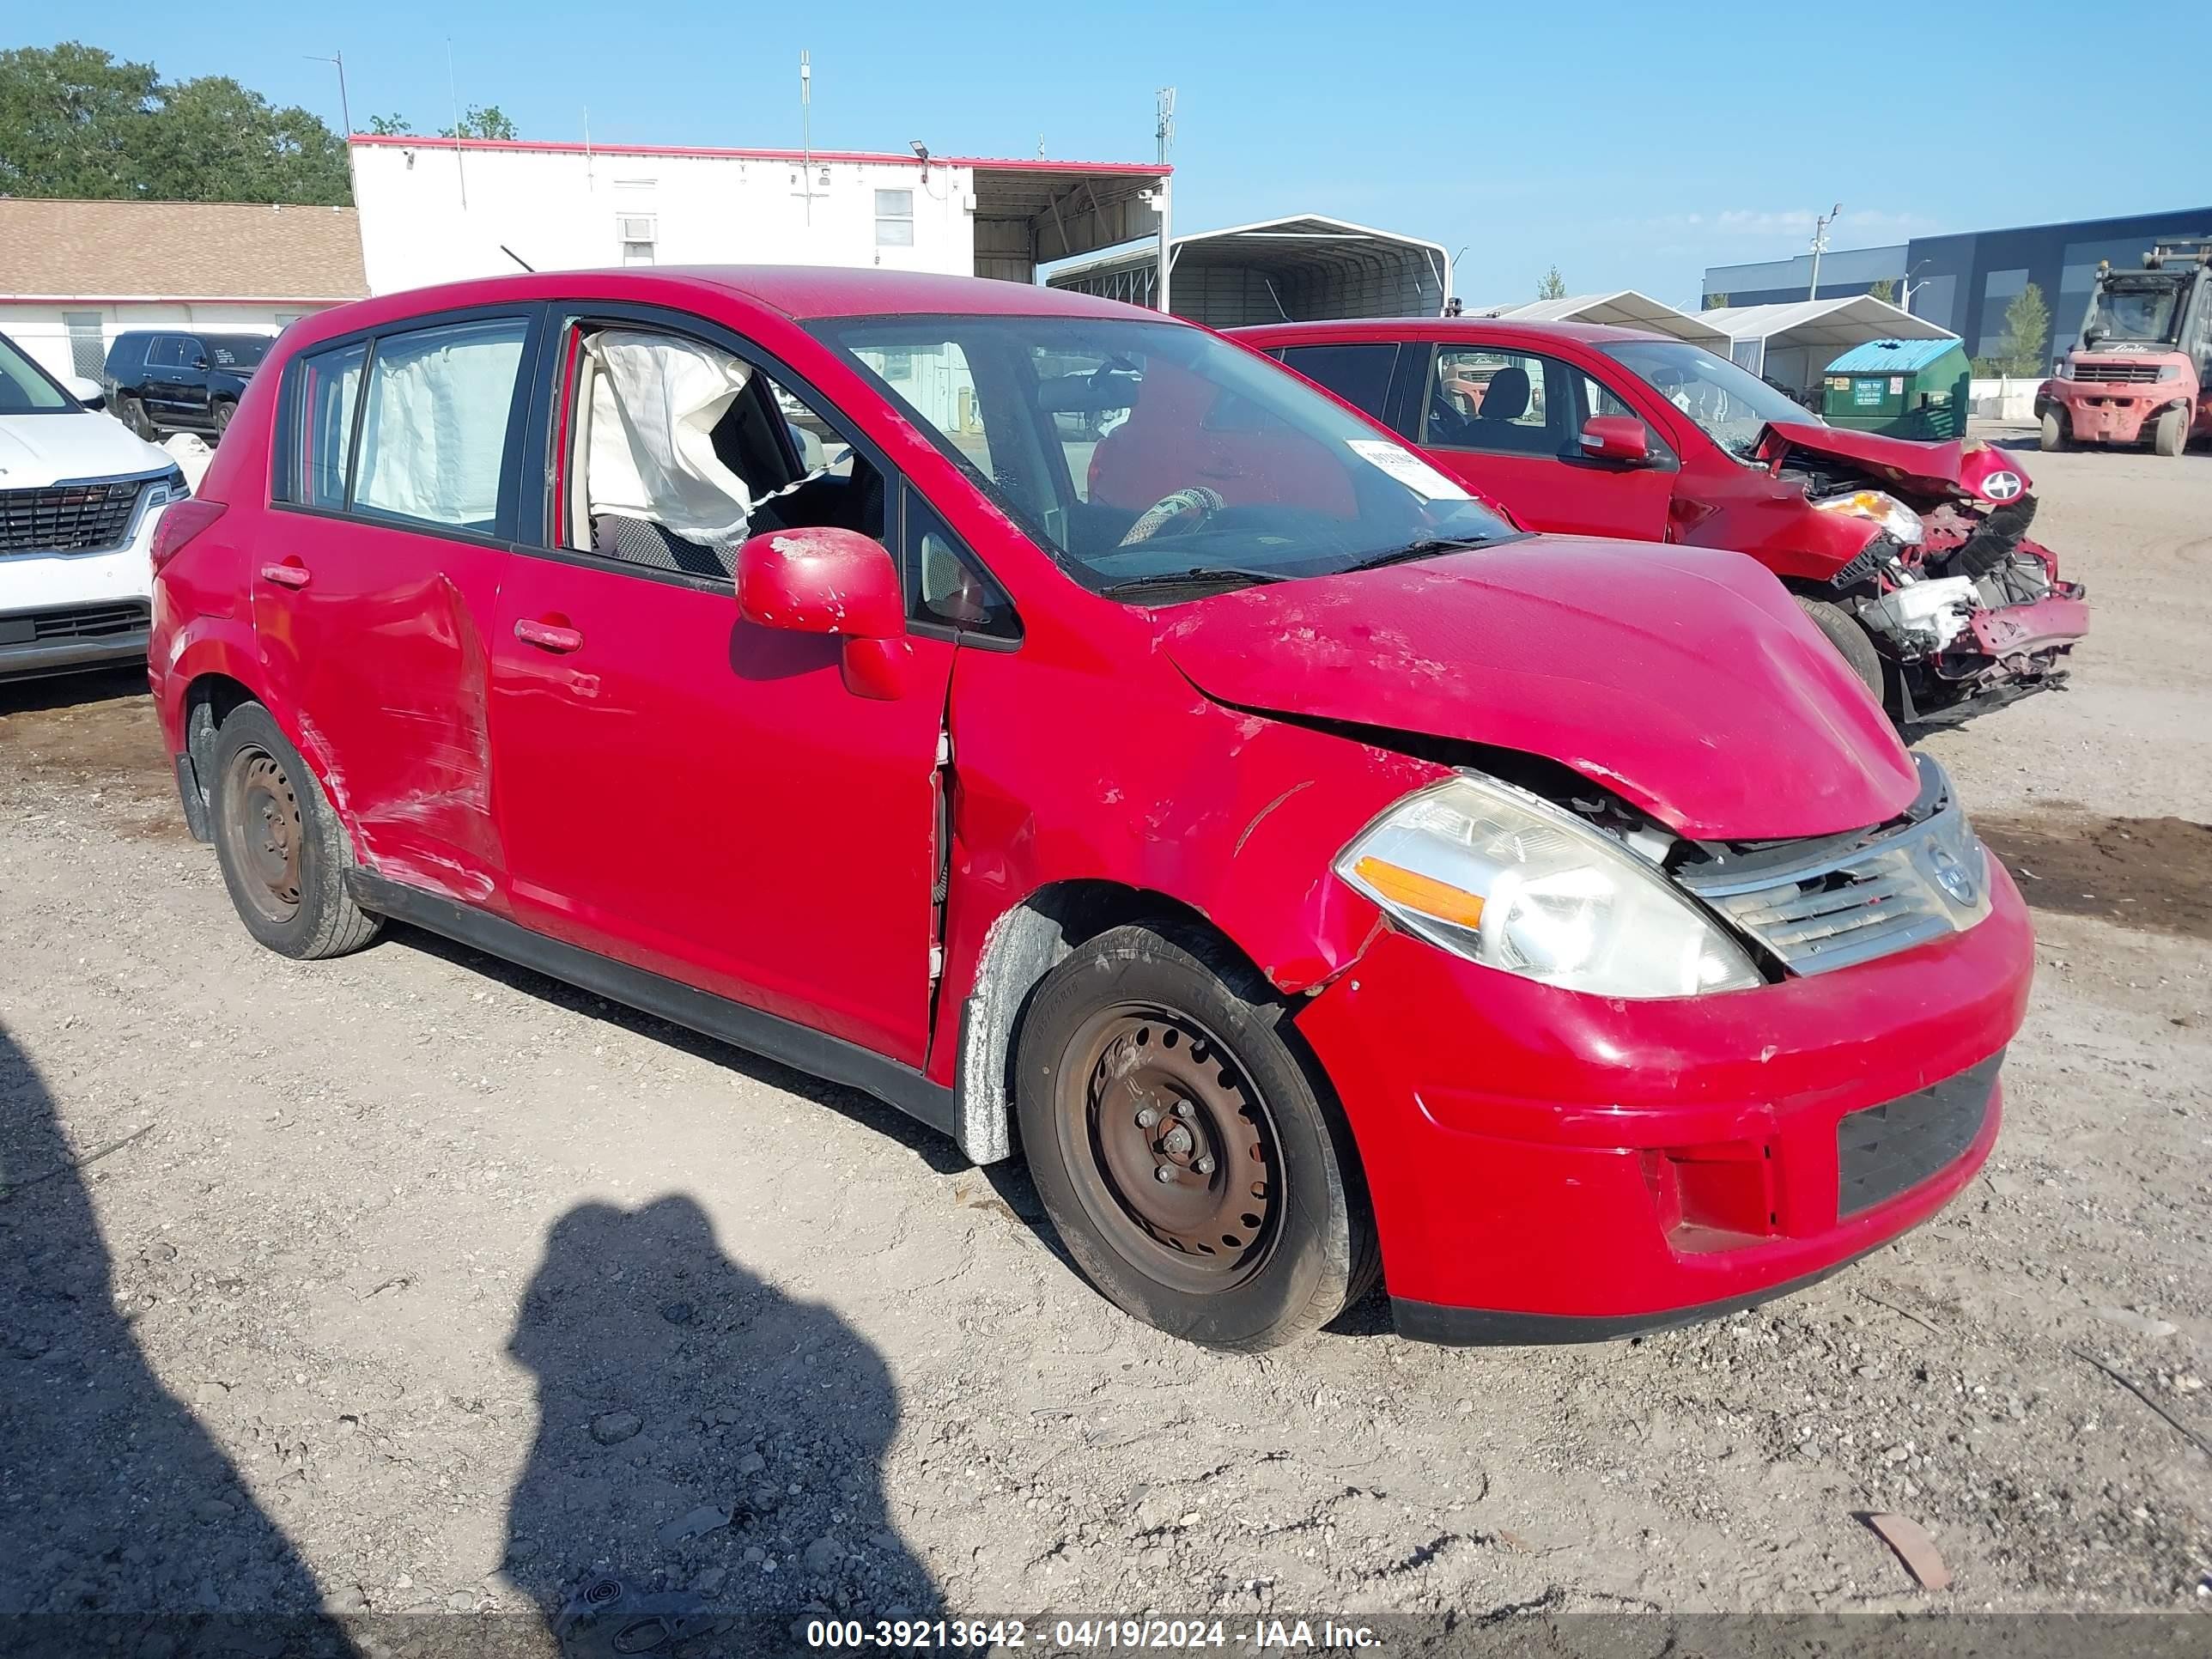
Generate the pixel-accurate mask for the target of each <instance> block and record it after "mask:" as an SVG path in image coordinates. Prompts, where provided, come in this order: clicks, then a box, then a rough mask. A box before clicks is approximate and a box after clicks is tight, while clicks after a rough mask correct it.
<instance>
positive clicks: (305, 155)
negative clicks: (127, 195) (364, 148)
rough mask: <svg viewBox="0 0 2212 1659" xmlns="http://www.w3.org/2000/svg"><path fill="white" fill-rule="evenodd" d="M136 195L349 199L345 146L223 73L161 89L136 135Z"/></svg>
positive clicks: (317, 124)
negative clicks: (149, 116)
mask: <svg viewBox="0 0 2212 1659" xmlns="http://www.w3.org/2000/svg"><path fill="white" fill-rule="evenodd" d="M137 182H138V190H137V192H136V193H137V194H139V195H142V196H145V197H150V198H152V199H154V200H156V201H164V202H307V203H314V204H343V203H345V202H349V201H350V200H352V199H353V197H352V191H351V190H350V188H349V185H348V181H347V177H346V153H345V144H344V143H343V140H341V139H340V138H339V137H338V136H337V134H336V133H334V132H332V131H331V130H330V129H329V128H328V127H326V126H325V125H323V123H322V122H321V121H320V120H319V119H318V118H316V117H315V116H313V115H311V114H309V113H308V112H307V111H306V110H304V109H301V108H299V107H297V106H289V107H287V108H283V109H276V108H272V107H271V106H270V103H269V100H267V99H265V98H264V97H263V96H262V95H261V94H259V93H258V92H252V91H249V90H248V89H247V88H244V87H242V86H240V85H239V83H238V82H235V81H234V80H232V79H231V78H230V77H229V76H227V75H206V76H200V77H198V78H197V79H196V80H191V81H185V82H179V83H178V84H176V85H174V86H171V87H168V88H164V90H163V93H162V100H161V110H160V112H158V113H156V114H155V117H154V118H153V120H152V121H151V122H150V123H149V125H148V126H147V128H146V130H145V131H144V133H143V137H142V143H141V146H140V153H139V157H138V179H137Z"/></svg>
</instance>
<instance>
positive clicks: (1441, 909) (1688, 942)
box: [1336, 773, 1766, 998]
mask: <svg viewBox="0 0 2212 1659" xmlns="http://www.w3.org/2000/svg"><path fill="white" fill-rule="evenodd" d="M1336 872H1337V874H1338V875H1340V876H1341V877H1342V878H1344V879H1345V881H1346V882H1347V883H1348V884H1350V885H1351V886H1352V887H1353V888H1355V889H1356V890H1358V891H1359V892H1361V893H1363V894H1364V895H1365V896H1367V897H1369V898H1370V899H1372V900H1373V901H1374V902H1376V903H1377V904H1379V905H1381V906H1382V907H1383V910H1384V911H1385V912H1387V913H1388V914H1389V916H1390V917H1391V918H1392V920H1394V921H1396V922H1398V923H1399V925H1400V926H1401V927H1404V928H1405V929H1406V931H1407V932H1408V933H1414V934H1418V935H1419V937H1420V938H1422V939H1426V940H1428V941H1429V943H1431V945H1439V946H1441V947H1442V948H1443V949H1444V950H1447V951H1451V952H1453V953H1454V954H1455V955H1456V956H1461V957H1466V958H1467V959H1468V961H1469V962H1478V963H1481V964H1482V965H1483V966H1485V967H1486V968H1498V969H1504V971H1505V972H1507V973H1509V974H1518V975H1521V976H1522V978H1523V979H1533V980H1536V981H1540V982H1541V983H1543V984H1546V985H1556V986H1559V987H1562V988H1563V989H1565V990H1570V991H1587V992H1589V993H1590V994H1592V995H1595V996H1608V997H1638V998H1646V997H1686V996H1694V995H1696V994H1698V993H1699V992H1701V991H1735V990H1741V989H1745V988H1747V987H1751V986H1754V985H1763V984H1765V982H1766V981H1765V979H1764V978H1763V977H1762V976H1761V975H1760V974H1759V969H1757V968H1756V967H1754V966H1753V963H1752V960H1751V958H1750V957H1748V956H1747V955H1746V954H1745V952H1744V951H1743V949H1742V948H1741V946H1740V945H1737V944H1736V942H1735V940H1734V939H1731V938H1729V935H1728V934H1726V933H1723V931H1722V930H1721V929H1720V928H1719V927H1717V926H1716V925H1715V924H1714V922H1713V921H1712V920H1711V917H1709V916H1708V915H1706V913H1705V911H1704V910H1702V909H1700V908H1699V907H1698V906H1697V904H1696V903H1695V902H1692V900H1691V899H1689V898H1688V897H1687V896H1685V895H1684V894H1683V893H1682V892H1681V891H1680V890H1679V889H1678V888H1676V887H1675V886H1674V885H1673V884H1671V883H1670V882H1668V880H1667V878H1665V877H1664V876H1662V875H1661V874H1660V873H1659V872H1657V871H1656V870H1655V869H1654V868H1653V867H1652V866H1650V864H1649V863H1647V862H1646V861H1645V860H1643V859H1640V858H1638V856H1637V855H1636V854H1633V853H1632V852H1630V851H1629V850H1628V849H1627V848H1625V847H1623V846H1622V845H1621V844H1620V842H1616V841H1614V840H1613V839H1612V838H1611V837H1610V836H1606V835H1605V834H1603V833H1602V832H1601V831H1599V830H1597V829H1592V828H1591V827H1590V826H1589V824H1587V823H1583V821H1582V820H1581V819H1580V818H1578V817H1575V816H1574V815H1573V814H1572V813H1571V812H1568V811H1565V810H1563V809H1562V808H1559V807H1557V806H1554V805H1552V804H1551V803H1550V802H1549V801H1547V800H1545V799H1541V797H1539V796H1536V795H1532V794H1530V793H1528V792H1527V791H1526V790H1522V789H1516V788H1514V787H1512V786H1511V785H1510V784H1504V783H1500V782H1498V781H1496V780H1495V779H1492V778H1485V777H1479V776H1475V775H1470V774H1467V773H1462V774H1461V775H1458V776H1456V777H1453V778H1449V779H1447V780H1446V781H1443V783H1439V784H1436V785H1434V786H1432V787H1430V788H1427V789H1424V790H1422V791H1421V792H1420V793H1418V794H1414V795H1409V796H1407V798H1406V799H1404V800H1402V801H1401V802H1399V803H1398V805H1395V806H1394V807H1392V808H1391V809H1390V810H1389V811H1388V812H1386V813H1384V814H1383V816H1382V817H1380V818H1378V819H1377V820H1376V822H1375V823H1372V824H1370V826H1369V827H1368V828H1367V829H1364V830H1363V831H1361V832H1360V834H1359V835H1358V836H1357V837H1356V838H1355V839H1354V840H1353V841H1352V844H1351V845H1350V846H1349V847H1347V848H1345V849H1344V851H1343V852H1342V853H1340V854H1338V855H1337V860H1336Z"/></svg>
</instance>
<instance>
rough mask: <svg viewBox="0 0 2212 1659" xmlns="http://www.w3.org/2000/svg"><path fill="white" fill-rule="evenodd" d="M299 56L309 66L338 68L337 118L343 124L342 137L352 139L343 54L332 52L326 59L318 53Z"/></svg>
mask: <svg viewBox="0 0 2212 1659" xmlns="http://www.w3.org/2000/svg"><path fill="white" fill-rule="evenodd" d="M301 57H303V58H306V59H307V61H308V62H309V63H311V64H337V66H338V117H339V118H340V119H341V120H343V122H344V123H345V134H344V136H345V137H348V138H350V137H353V106H352V105H351V104H350V103H349V102H348V101H347V100H346V83H345V54H344V53H343V52H332V53H331V55H330V56H329V57H328V58H325V57H324V56H322V55H321V54H320V53H319V52H302V53H301Z"/></svg>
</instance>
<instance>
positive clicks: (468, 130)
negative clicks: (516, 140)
mask: <svg viewBox="0 0 2212 1659" xmlns="http://www.w3.org/2000/svg"><path fill="white" fill-rule="evenodd" d="M441 136H442V137H447V138H451V137H454V136H455V135H454V131H453V128H451V127H447V128H445V129H444V130H443V133H442V135H441ZM459 136H460V137H463V138H512V137H514V123H513V122H512V121H510V120H508V119H507V112H506V111H504V110H502V109H501V108H500V106H498V105H497V104H489V105H487V104H471V105H470V106H469V112H468V113H467V114H465V115H464V116H463V117H461V125H460V132H459Z"/></svg>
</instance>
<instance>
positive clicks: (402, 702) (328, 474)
mask: <svg viewBox="0 0 2212 1659" xmlns="http://www.w3.org/2000/svg"><path fill="white" fill-rule="evenodd" d="M533 320H534V319H533V318H532V316H530V315H527V314H526V315H504V316H477V317H475V318H472V319H469V320H465V321H455V322H453V323H449V324H443V325H435V326H430V327H416V328H412V329H410V330H409V331H402V332H394V333H389V334H386V335H383V336H381V337H379V338H377V339H376V340H375V341H374V342H373V343H372V342H370V341H368V340H354V341H349V342H345V343H337V344H333V345H331V346H329V347H326V348H325V349H322V350H320V351H318V352H314V353H312V354H309V355H307V356H303V357H301V359H299V360H298V362H296V363H295V365H294V366H293V367H292V368H291V369H290V370H289V376H288V384H287V386H286V388H285V394H284V395H285V399H286V404H285V408H286V418H285V420H284V422H283V428H282V429H283V432H284V434H285V437H284V439H283V443H282V445H281V453H280V456H279V465H278V467H277V469H276V472H277V477H278V491H277V493H278V495H279V499H278V501H276V503H275V507H276V510H274V511H272V512H270V513H266V514H264V515H263V517H262V519H261V520H260V525H261V527H260V528H259V529H258V531H257V532H256V540H255V544H254V545H253V547H252V550H251V559H252V563H251V566H250V573H249V574H250V575H251V578H252V594H253V619H254V626H255V630H256V632H257V634H258V636H259V639H260V644H261V650H262V654H263V657H264V661H265V663H266V672H267V674H268V677H269V679H270V692H271V694H272V696H271V703H272V708H273V709H274V711H275V712H276V714H277V717H278V718H279V719H280V720H285V721H287V722H288V723H289V725H290V726H292V728H293V731H292V735H293V736H294V737H295V738H296V739H297V741H298V743H299V744H300V746H301V750H303V751H304V752H305V753H306V754H307V757H308V759H309V761H310V762H311V763H313V765H314V767H315V769H316V771H317V773H318V774H319V775H320V776H321V777H322V779H323V781H324V782H325V786H326V787H327V788H328V790H329V793H330V795H331V800H332V803H333V805H335V806H336V807H337V811H338V812H339V815H340V816H341V817H342V818H343V819H344V820H345V822H346V823H347V825H348V827H349V829H350V830H351V832H352V835H353V838H354V844H355V847H354V850H355V852H356V854H357V855H358V856H359V857H360V859H361V860H362V862H363V864H365V865H366V866H368V867H369V868H370V869H373V870H374V871H376V872H379V873H380V874H382V875H386V876H389V877H390V878H392V879H393V880H396V881H402V882H405V883H408V884H410V885H413V886H416V887H422V888H426V889H428V890H431V891H434V892H436V893H439V894H441V895H443V896H447V897H450V898H455V899H459V900H462V901H464V902H469V903H473V904H483V905H489V906H492V907H493V908H498V907H499V906H500V905H501V903H503V887H504V878H503V871H502V866H503V862H504V860H503V857H502V854H501V849H500V847H499V842H498V837H497V835H496V832H495V825H494V823H493V820H492V812H491V790H492V782H491V772H490V760H491V753H490V742H489V728H488V725H487V722H486V717H485V696H486V690H487V665H488V660H489V647H488V641H487V640H486V638H485V632H486V629H488V628H489V626H490V625H491V623H492V622H493V619H494V616H495V608H496V604H497V596H498V592H499V586H500V580H501V574H502V573H503V572H504V571H505V570H506V569H507V566H508V565H509V563H510V562H511V558H510V556H509V554H508V553H507V550H506V547H505V546H504V544H503V543H502V541H501V534H502V532H504V531H506V530H507V528H508V527H509V526H511V525H512V523H513V495H514V489H515V486H514V478H515V476H516V471H517V467H518V465H519V463H518V459H517V456H516V453H515V451H514V449H513V437H512V434H513V431H514V430H515V429H516V428H517V427H518V426H519V422H518V420H517V418H516V414H515V409H514V405H515V403H516V400H517V398H518V396H519V395H520V394H524V393H526V391H527V380H528V368H529V345H530V342H531V338H532V323H533Z"/></svg>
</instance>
